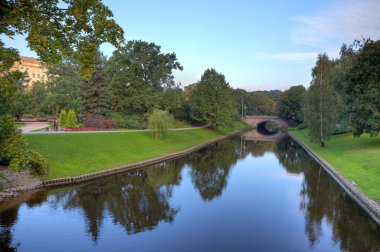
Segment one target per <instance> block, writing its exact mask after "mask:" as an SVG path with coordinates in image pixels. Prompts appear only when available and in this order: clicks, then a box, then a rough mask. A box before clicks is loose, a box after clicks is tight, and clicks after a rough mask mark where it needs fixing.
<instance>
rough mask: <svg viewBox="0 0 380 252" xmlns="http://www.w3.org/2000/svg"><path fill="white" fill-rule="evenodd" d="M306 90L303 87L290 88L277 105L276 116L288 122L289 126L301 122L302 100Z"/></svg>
mask: <svg viewBox="0 0 380 252" xmlns="http://www.w3.org/2000/svg"><path fill="white" fill-rule="evenodd" d="M305 92H306V89H305V87H304V86H302V85H299V86H292V87H290V88H289V89H288V90H286V91H285V92H284V93H283V94H282V96H281V98H280V100H279V104H278V115H279V117H281V118H282V119H284V120H286V121H288V122H289V123H290V124H291V125H298V124H300V123H302V122H303V111H302V107H303V100H304V96H305Z"/></svg>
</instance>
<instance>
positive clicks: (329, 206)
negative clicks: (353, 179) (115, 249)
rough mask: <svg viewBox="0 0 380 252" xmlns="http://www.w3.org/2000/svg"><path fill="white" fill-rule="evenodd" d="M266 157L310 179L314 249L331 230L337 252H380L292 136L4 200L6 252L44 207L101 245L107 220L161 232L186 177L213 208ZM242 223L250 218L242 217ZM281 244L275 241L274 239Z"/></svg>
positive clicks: (304, 197)
mask: <svg viewBox="0 0 380 252" xmlns="http://www.w3.org/2000/svg"><path fill="white" fill-rule="evenodd" d="M245 136H247V135H245ZM266 154H270V155H273V154H274V156H275V157H276V158H277V159H278V162H279V163H280V164H281V165H280V167H282V168H283V169H285V170H286V172H287V173H288V174H290V175H291V174H296V175H297V176H302V178H303V179H302V183H301V186H300V187H298V188H299V189H298V190H299V195H300V200H299V211H300V212H299V216H300V217H301V218H304V223H305V224H304V234H305V238H306V239H307V241H308V244H309V248H310V249H314V248H315V247H316V246H318V245H319V244H320V243H321V241H322V238H323V237H324V235H325V233H326V232H328V230H331V238H330V239H331V244H332V245H329V247H328V248H329V250H334V248H339V250H341V251H379V248H380V230H379V228H378V227H377V226H376V225H375V224H374V223H373V222H372V221H370V220H369V219H368V218H367V217H366V216H365V215H364V214H363V213H362V211H361V210H360V209H359V208H358V207H357V206H356V205H354V204H353V203H352V202H351V200H349V199H348V198H347V196H346V195H345V193H343V192H342V191H341V190H340V188H339V187H338V186H337V185H336V183H335V182H334V181H333V180H332V179H331V178H330V177H329V176H328V174H327V173H326V172H324V171H323V169H321V168H320V167H319V166H318V165H317V164H316V163H315V162H314V161H313V160H312V159H311V158H310V157H309V156H308V155H307V154H306V153H305V152H304V151H303V150H302V149H301V148H299V147H298V145H297V144H295V143H294V142H293V141H291V140H290V139H289V138H282V140H280V141H277V142H273V141H266V142H262V141H257V140H251V139H250V138H249V137H244V136H243V137H237V138H234V139H230V140H226V141H224V142H221V143H219V144H215V145H213V146H210V147H209V148H206V149H203V150H202V151H199V152H197V153H194V154H192V155H190V156H188V157H186V158H182V159H178V160H174V161H169V162H165V163H162V164H159V165H155V166H152V167H149V168H146V169H142V170H137V171H131V172H127V173H125V174H123V175H116V176H113V177H109V178H105V179H101V180H97V181H95V182H92V183H89V184H86V185H81V186H77V187H73V188H65V189H57V190H52V191H46V190H45V191H39V192H34V193H31V194H29V195H26V196H24V198H19V199H16V200H12V201H9V202H4V203H3V204H1V205H0V224H1V227H0V251H17V249H18V248H19V247H20V246H22V242H23V239H22V237H23V236H22V235H19V236H18V237H21V238H19V239H16V238H15V234H14V228H15V225H16V224H17V223H18V222H19V219H20V218H28V216H24V215H22V216H18V215H19V211H20V210H19V209H20V207H21V206H27V207H28V208H30V209H33V208H37V207H41V206H43V207H47V208H51V209H61V208H62V209H63V212H62V215H64V214H65V211H66V212H70V211H78V210H80V211H81V212H82V215H83V219H84V220H85V223H86V224H85V229H86V233H87V235H88V236H89V237H91V240H92V241H93V242H94V243H95V244H97V243H98V241H99V240H100V238H101V234H102V232H101V230H102V229H104V225H105V224H104V223H105V221H106V220H111V221H112V223H113V225H116V226H121V227H122V228H123V229H124V230H125V233H126V234H127V235H133V234H137V233H141V232H144V233H147V232H146V231H148V230H159V227H160V223H174V224H175V219H176V217H177V216H178V215H180V213H181V206H176V205H175V204H173V191H174V189H175V188H181V187H182V186H183V185H182V184H183V183H182V182H183V179H184V178H183V177H185V176H186V177H187V176H188V178H186V179H189V181H190V182H191V183H192V185H193V187H194V188H195V191H196V192H197V193H198V194H199V197H200V198H201V199H202V200H203V201H204V202H206V203H207V204H212V202H214V200H215V199H222V200H223V199H224V197H223V193H224V191H226V190H228V189H229V186H228V182H229V179H230V177H231V176H232V175H231V174H232V172H231V171H232V168H234V167H235V169H236V170H238V169H241V168H240V167H239V164H237V162H238V160H243V162H250V161H249V158H248V157H250V158H263V157H267V156H266ZM184 169H186V171H184ZM269 182H270V183H273V181H269ZM263 194H265V191H263ZM186 197H188V195H186ZM184 200H185V199H184ZM242 200H244V199H242ZM268 207H269V208H270V207H271V206H270V205H269V206H268ZM252 214H254V212H252ZM238 217H239V216H237V218H238ZM240 218H249V216H245V215H243V214H242V215H241V216H240ZM268 219H270V217H269V216H268ZM41 221H43V220H41ZM237 221H238V220H237ZM243 221H244V220H243ZM205 225H207V223H205ZM288 228H289V229H290V230H291V227H288ZM35 231H36V232H38V229H36V230H35ZM216 231H217V230H216ZM286 231H288V230H286ZM20 232H21V231H20ZM235 232H237V233H239V232H242V234H243V233H245V232H246V230H244V229H243V228H242V229H241V230H239V229H237V230H235ZM260 232H262V231H260ZM284 232H285V230H284ZM21 233H22V232H21ZM24 235H27V233H25V234H24ZM216 235H218V234H216ZM276 239H277V238H276V237H273V240H274V241H275V240H276ZM189 242H190V241H189ZM190 243H192V242H190ZM152 248H153V247H152ZM152 248H151V249H152ZM284 248H286V244H284ZM284 250H286V249H284Z"/></svg>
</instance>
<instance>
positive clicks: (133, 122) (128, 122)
mask: <svg viewBox="0 0 380 252" xmlns="http://www.w3.org/2000/svg"><path fill="white" fill-rule="evenodd" d="M112 120H113V121H115V122H116V123H117V126H118V127H119V128H123V129H142V128H143V127H142V119H141V118H140V117H139V116H138V115H130V116H126V117H125V116H123V115H121V114H113V115H112Z"/></svg>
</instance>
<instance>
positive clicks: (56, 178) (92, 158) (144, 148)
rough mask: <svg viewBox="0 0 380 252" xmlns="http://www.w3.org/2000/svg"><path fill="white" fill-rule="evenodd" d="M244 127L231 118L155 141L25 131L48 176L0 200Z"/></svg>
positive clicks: (173, 154)
mask: <svg viewBox="0 0 380 252" xmlns="http://www.w3.org/2000/svg"><path fill="white" fill-rule="evenodd" d="M246 129H248V126H247V125H246V124H244V123H242V122H235V123H234V126H233V127H232V128H218V129H217V130H209V129H205V128H196V129H191V130H182V131H173V132H172V133H171V134H170V135H169V137H167V138H166V139H160V140H158V139H153V138H151V136H150V135H149V132H128V133H127V132H120V133H118V132H116V133H107V132H104V133H93V134H91V133H83V134H80V133H78V134H37V135H28V136H27V138H28V142H29V144H30V146H31V147H32V149H35V150H38V151H39V152H40V153H42V155H43V156H44V157H45V158H46V159H47V161H48V163H49V166H50V170H49V174H48V175H45V176H42V177H40V181H41V182H40V184H38V185H37V186H36V185H35V184H33V185H31V186H29V185H26V184H25V185H24V184H22V185H19V186H17V187H14V188H13V187H11V188H8V189H7V190H5V191H3V192H1V193H0V199H1V198H9V197H15V196H18V195H20V194H21V193H23V192H27V191H30V190H34V189H38V188H43V187H51V186H62V185H70V184H76V183H81V182H85V181H88V180H92V179H96V178H100V177H104V176H108V175H111V174H115V173H120V172H123V171H127V170H132V169H137V168H142V167H145V166H148V165H151V164H155V163H159V162H163V161H166V160H169V159H173V158H178V157H182V156H185V155H188V154H190V153H192V152H195V151H197V150H200V149H202V148H204V147H206V146H208V145H210V144H213V143H216V142H219V141H222V140H224V139H226V138H228V137H230V136H232V135H235V134H237V133H239V132H241V131H243V130H246Z"/></svg>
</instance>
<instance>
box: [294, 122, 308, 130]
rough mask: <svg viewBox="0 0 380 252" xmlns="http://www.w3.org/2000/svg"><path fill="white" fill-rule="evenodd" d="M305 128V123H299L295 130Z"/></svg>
mask: <svg viewBox="0 0 380 252" xmlns="http://www.w3.org/2000/svg"><path fill="white" fill-rule="evenodd" d="M306 128H307V126H306V124H305V123H300V124H298V125H297V127H296V130H303V129H306Z"/></svg>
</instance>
